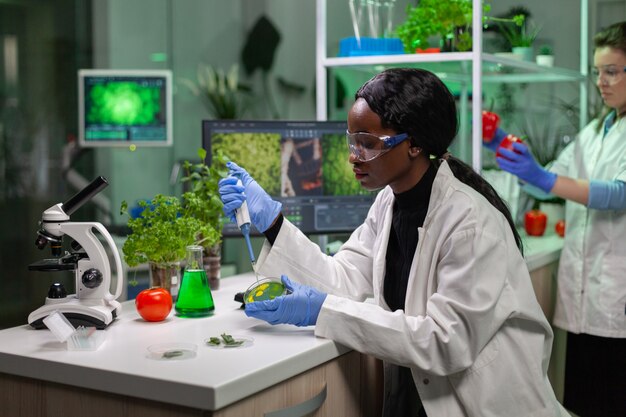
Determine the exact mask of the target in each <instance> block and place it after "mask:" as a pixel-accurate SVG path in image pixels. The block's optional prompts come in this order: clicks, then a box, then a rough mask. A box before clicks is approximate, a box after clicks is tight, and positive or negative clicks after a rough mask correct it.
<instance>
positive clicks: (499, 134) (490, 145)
mask: <svg viewBox="0 0 626 417" xmlns="http://www.w3.org/2000/svg"><path fill="white" fill-rule="evenodd" d="M507 135H508V133H506V132H505V131H504V130H502V129H500V128H497V129H496V134H495V135H493V139H491V142H486V141H485V140H484V139H483V146H484V147H485V148H487V149H489V150H492V151H493V152H495V151H496V149H498V146H500V143H501V142H502V139H504V138H505V137H507Z"/></svg>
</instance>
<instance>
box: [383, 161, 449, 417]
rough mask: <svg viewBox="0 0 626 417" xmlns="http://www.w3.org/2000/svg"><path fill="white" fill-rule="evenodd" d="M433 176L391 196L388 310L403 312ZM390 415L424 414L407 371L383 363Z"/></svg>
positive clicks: (386, 409)
mask: <svg viewBox="0 0 626 417" xmlns="http://www.w3.org/2000/svg"><path fill="white" fill-rule="evenodd" d="M436 174H437V169H436V168H435V167H434V166H433V165H431V166H430V167H429V168H428V170H427V171H426V173H425V174H424V176H423V177H422V179H421V180H420V181H419V182H418V183H417V184H416V185H415V187H413V188H411V189H410V190H408V191H405V192H403V193H400V194H395V197H396V199H395V202H394V204H393V218H392V222H391V231H390V233H389V244H388V246H387V254H386V258H385V266H386V272H385V282H384V290H383V291H384V296H385V301H386V302H387V305H388V306H389V308H390V309H391V311H396V310H404V300H405V298H406V288H407V284H408V282H409V272H410V270H411V264H412V263H413V258H414V256H415V250H416V249H417V240H418V234H417V229H418V227H421V226H423V225H424V219H425V218H426V212H427V211H428V203H429V201H430V192H431V190H432V186H433V181H434V180H435V175H436ZM391 416H407V417H409V416H410V417H418V416H419V417H421V416H426V413H425V412H424V409H423V408H422V404H421V401H420V398H419V395H418V393H417V390H416V388H415V383H414V382H413V377H412V375H411V370H410V369H409V368H406V367H404V366H398V365H394V364H391V363H386V364H385V393H384V403H383V417H391Z"/></svg>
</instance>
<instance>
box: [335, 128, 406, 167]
mask: <svg viewBox="0 0 626 417" xmlns="http://www.w3.org/2000/svg"><path fill="white" fill-rule="evenodd" d="M408 137H409V135H408V134H406V133H400V134H398V135H395V136H378V135H374V134H372V133H365V132H356V133H350V132H349V131H346V140H347V142H348V149H349V150H350V153H351V154H352V155H354V157H355V158H356V159H357V160H358V161H360V162H369V161H372V160H374V159H376V158H378V157H379V156H381V155H384V154H386V153H387V152H389V151H390V150H391V149H393V148H394V147H396V146H397V145H398V144H400V143H402V142H404V141H405V140H406V139H407V138H408Z"/></svg>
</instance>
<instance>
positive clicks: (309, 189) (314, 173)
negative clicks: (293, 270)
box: [202, 120, 375, 236]
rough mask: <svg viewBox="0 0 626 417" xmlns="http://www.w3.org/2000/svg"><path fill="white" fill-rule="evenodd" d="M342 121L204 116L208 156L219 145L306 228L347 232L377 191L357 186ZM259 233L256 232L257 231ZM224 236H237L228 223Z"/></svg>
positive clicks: (358, 221)
mask: <svg viewBox="0 0 626 417" xmlns="http://www.w3.org/2000/svg"><path fill="white" fill-rule="evenodd" d="M345 138H346V123H345V122H316V121H301V122H293V121H229V120H205V121H203V122H202V143H203V147H204V149H205V150H206V151H207V155H208V157H207V159H208V160H209V163H210V156H211V155H212V154H213V153H214V152H217V151H221V152H223V154H224V155H226V156H227V157H228V158H229V159H230V160H231V161H233V162H235V163H237V164H238V165H240V166H241V167H243V168H245V169H246V170H247V171H248V172H249V173H250V175H252V177H253V178H254V179H255V180H256V181H257V182H258V183H259V185H261V186H262V187H263V188H264V189H265V190H266V191H267V192H268V194H270V195H271V196H272V197H273V198H274V199H276V200H278V201H280V202H281V203H282V204H283V210H282V212H283V214H284V215H285V217H286V218H288V219H289V220H290V221H291V222H292V223H294V224H295V225H296V226H298V227H299V228H300V230H302V231H303V232H304V233H307V234H328V233H350V232H352V231H353V230H354V229H355V228H357V227H358V226H359V225H360V224H361V223H363V220H364V219H365V217H366V215H367V212H368V210H369V208H370V206H371V205H372V202H373V201H374V198H375V193H372V192H369V191H367V190H365V189H363V188H362V187H361V185H360V184H359V183H358V182H357V180H356V179H355V178H354V173H353V172H352V166H351V165H350V164H349V163H348V147H347V146H346V139H345ZM257 233H258V232H257ZM223 234H224V236H241V232H240V231H239V230H238V229H237V226H236V225H235V224H234V223H228V224H226V226H225V227H224V230H223Z"/></svg>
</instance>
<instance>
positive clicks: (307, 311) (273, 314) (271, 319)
mask: <svg viewBox="0 0 626 417" xmlns="http://www.w3.org/2000/svg"><path fill="white" fill-rule="evenodd" d="M280 280H281V281H282V283H283V284H284V285H285V288H287V289H288V290H289V291H291V294H288V295H281V296H280V297H276V298H274V299H273V300H266V301H255V302H254V303H247V304H246V310H245V311H246V315H247V316H248V317H254V318H257V319H260V320H265V321H266V322H268V323H270V324H295V325H296V326H310V325H314V324H315V323H317V316H318V315H319V314H320V310H321V308H322V304H324V300H325V299H326V293H323V292H321V291H318V290H316V289H315V288H312V287H309V286H307V285H301V284H298V283H296V282H291V281H290V280H289V278H288V277H287V275H283V276H281V277H280Z"/></svg>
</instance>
